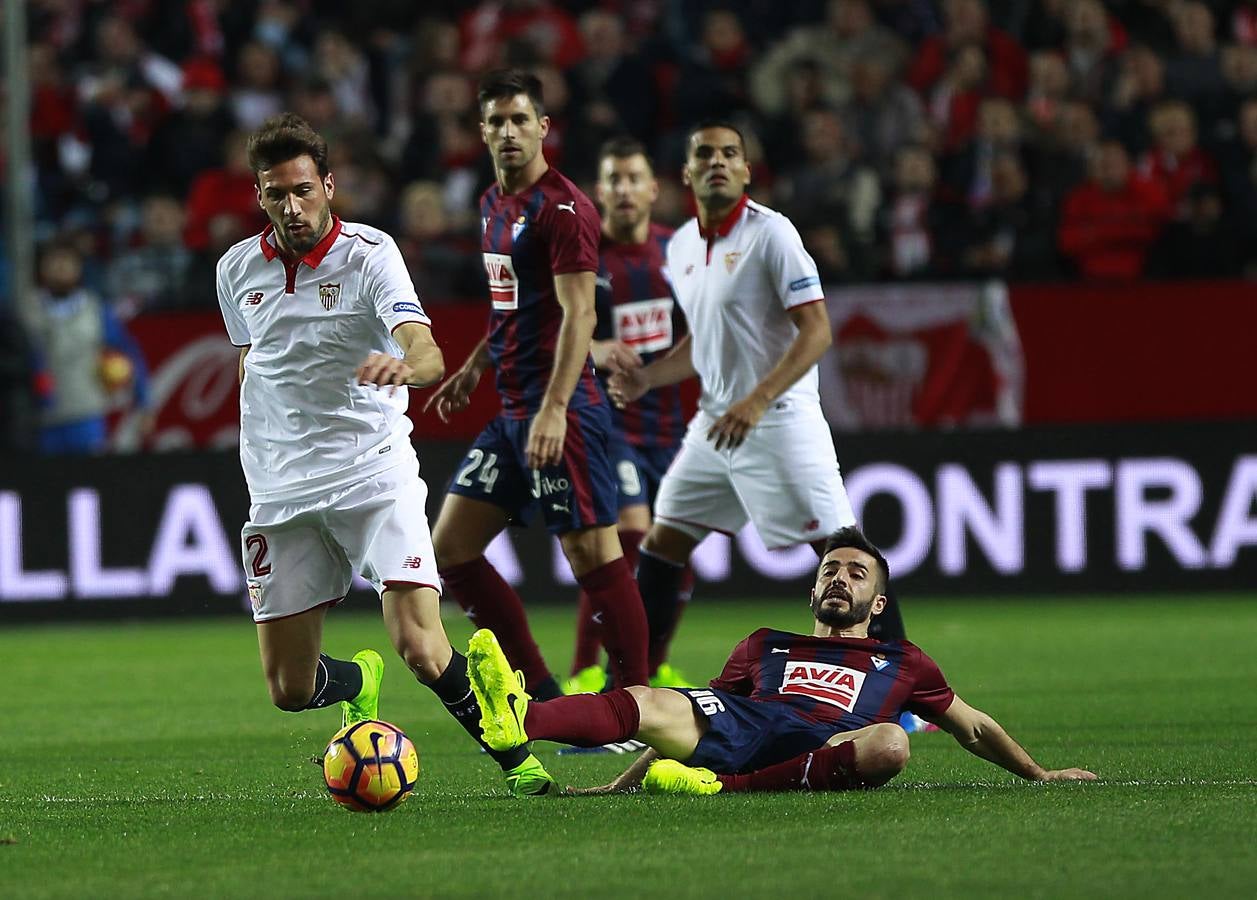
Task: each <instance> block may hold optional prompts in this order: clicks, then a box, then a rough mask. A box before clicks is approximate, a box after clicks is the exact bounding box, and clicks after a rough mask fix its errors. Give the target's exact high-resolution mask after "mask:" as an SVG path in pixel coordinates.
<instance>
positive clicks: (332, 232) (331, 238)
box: [259, 216, 340, 269]
mask: <svg viewBox="0 0 1257 900" xmlns="http://www.w3.org/2000/svg"><path fill="white" fill-rule="evenodd" d="M274 232H275V226H274V225H267V226H266V230H265V231H263V232H262V236H261V237H260V238H259V241H260V243H261V246H262V256H264V257H266V261H267V262H270V261H271V260H272V259H274V258H275V257H277V256H279V248H278V247H276V246H275V245H274V244H272V243H271V242H270V240H269V238H270V236H271V235H272V234H273V233H274ZM338 237H340V216H332V227H331V228H330V229H328V232H327V234H325V235H323V240H321V241H319V242H318V243H317V244H315V245H314V246H313V247H312V248H310V252H309V253H307V254H306V255H305V256H303V257H301V262H303V263H305V264H306V265H307V266H309V267H310V268H311V269H317V268H318V267H319V263H321V262H322V261H323V257H325V256H327V251H328V250H331V249H332V244H334V243H336V239H337V238H338Z"/></svg>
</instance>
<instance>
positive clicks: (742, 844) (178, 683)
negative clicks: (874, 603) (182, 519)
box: [0, 596, 1257, 898]
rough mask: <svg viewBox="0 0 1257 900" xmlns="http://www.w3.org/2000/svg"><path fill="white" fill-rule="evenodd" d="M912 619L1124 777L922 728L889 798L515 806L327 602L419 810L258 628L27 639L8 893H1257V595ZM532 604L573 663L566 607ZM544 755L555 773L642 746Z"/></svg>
mask: <svg viewBox="0 0 1257 900" xmlns="http://www.w3.org/2000/svg"><path fill="white" fill-rule="evenodd" d="M907 615H908V616H909V625H910V628H911V629H912V633H913V637H914V638H915V639H916V640H917V641H918V642H919V643H920V644H921V645H922V646H923V647H924V648H925V649H926V650H927V652H929V653H930V654H931V655H933V656H934V657H935V659H937V660H938V661H939V663H940V665H941V666H942V668H943V671H944V672H945V673H946V674H947V676H948V678H949V680H950V681H951V683H952V684H953V686H955V687H956V689H957V691H958V692H959V693H960V694H961V696H963V697H964V698H965V699H966V700H968V701H969V702H970V703H973V704H974V705H976V706H978V707H980V708H982V709H985V710H987V711H988V712H990V713H992V714H993V715H994V716H995V717H996V718H997V719H999V720H1000V721H1001V722H1002V723H1003V724H1004V725H1005V726H1006V727H1007V728H1008V729H1009V730H1010V732H1011V733H1012V734H1013V735H1014V736H1016V737H1017V738H1018V739H1019V740H1021V741H1022V742H1023V743H1024V744H1025V745H1026V746H1027V747H1028V748H1029V749H1030V750H1031V752H1032V753H1033V754H1034V755H1035V756H1036V758H1037V759H1039V761H1040V762H1042V763H1044V764H1045V765H1049V766H1064V765H1081V766H1084V767H1088V768H1092V769H1093V770H1095V771H1097V772H1098V773H1099V774H1100V775H1101V777H1102V778H1104V779H1105V781H1103V782H1101V783H1097V784H1090V785H1032V784H1026V783H1023V782H1019V781H1018V780H1016V779H1015V778H1013V777H1012V776H1010V775H1007V776H1006V775H1005V774H1004V773H1002V772H1001V771H1000V770H999V769H996V768H995V767H993V766H991V765H990V764H988V763H984V762H983V761H981V760H978V759H976V758H974V757H972V756H970V755H969V754H967V753H965V752H964V751H963V750H961V749H960V748H959V747H957V746H956V745H955V743H954V741H952V740H951V738H949V737H947V736H946V735H941V734H930V735H923V736H919V737H915V738H914V739H913V742H912V752H913V758H912V761H911V763H910V764H909V767H908V770H907V771H906V772H905V773H904V774H903V775H901V776H900V777H899V778H898V779H896V780H895V781H894V782H892V783H891V785H890V786H888V787H887V788H884V789H882V790H880V791H876V792H870V793H848V794H837V795H801V794H790V795H774V796H767V795H758V796H718V797H714V798H655V797H646V796H642V795H633V796H627V797H610V798H564V799H558V800H552V801H533V802H520V801H515V800H512V799H511V798H509V797H507V796H506V795H505V790H504V787H503V785H502V782H501V780H500V778H499V777H498V776H497V775H496V771H495V769H494V767H493V766H492V764H491V763H490V762H489V761H488V760H487V759H486V758H485V757H483V756H482V755H480V754H479V753H477V752H475V750H474V748H473V747H472V746H471V744H470V742H469V741H468V740H467V738H466V737H465V735H463V734H462V732H461V730H460V729H458V727H457V726H456V725H454V724H453V723H452V721H451V720H449V719H448V717H447V716H446V715H445V713H444V712H443V711H442V710H441V709H440V707H439V704H438V703H437V701H436V700H435V698H433V697H432V696H431V695H430V694H429V693H428V692H426V691H425V690H422V689H420V688H418V687H417V686H415V685H413V683H411V682H410V681H409V679H408V676H407V674H406V672H405V670H404V667H403V666H402V665H401V664H400V662H398V661H397V660H395V659H393V658H389V654H388V653H387V652H385V651H387V649H388V648H387V639H386V637H385V635H384V631H383V627H382V625H381V623H380V622H379V619H378V617H376V616H370V615H361V616H360V615H352V614H340V615H338V614H334V615H332V616H331V617H329V622H328V629H327V649H328V651H329V652H331V653H333V654H336V655H341V656H345V657H347V656H348V655H349V654H350V653H352V652H353V651H354V650H356V649H359V648H360V647H362V646H375V647H377V648H378V649H380V650H381V651H382V652H385V656H386V660H387V663H386V665H387V669H386V674H385V687H384V694H383V697H382V704H381V715H382V716H383V717H384V718H386V719H389V720H390V721H393V722H395V723H396V724H398V725H399V726H401V727H402V728H403V729H405V730H406V731H407V733H408V734H410V736H411V737H412V739H414V741H415V743H416V745H417V746H418V748H419V753H420V758H421V764H422V767H423V771H422V774H421V776H420V781H419V787H418V788H417V789H416V794H415V795H414V796H412V797H411V798H409V799H408V800H407V801H406V802H405V803H404V804H403V805H402V806H401V807H400V808H399V809H398V810H396V811H395V812H392V813H389V814H387V815H383V816H361V815H353V814H349V813H345V812H343V811H341V810H340V809H338V808H337V807H335V805H334V804H333V803H332V802H331V801H330V800H329V799H328V798H327V796H326V795H325V793H324V791H323V790H322V786H321V780H320V775H319V771H318V769H317V768H316V767H315V766H313V765H311V764H310V763H309V762H308V759H309V757H310V756H311V755H312V754H314V753H317V752H319V750H320V749H321V746H322V744H323V742H325V741H326V739H327V738H328V737H330V736H331V734H332V733H333V732H334V731H335V730H336V727H337V726H338V724H339V711H338V710H335V709H333V710H328V711H317V712H309V713H303V714H301V715H291V714H285V713H280V712H278V711H276V710H274V709H272V708H271V707H270V706H269V703H268V702H267V698H266V690H265V687H264V685H263V683H262V679H261V675H260V672H259V666H258V662H257V650H256V641H255V637H254V631H253V628H252V626H251V625H250V623H249V622H248V620H247V619H244V620H189V621H185V622H166V623H146V624H138V623H127V624H117V623H113V624H107V625H91V626H77V625H73V626H64V625H63V626H23V627H13V628H10V629H7V630H6V631H5V632H4V633H0V659H3V660H5V661H6V669H7V671H8V673H9V687H10V691H9V692H8V698H9V702H6V703H5V704H4V706H5V707H6V714H5V715H4V716H3V718H2V719H0V721H3V722H4V724H3V725H2V726H0V735H2V736H3V742H2V744H0V746H3V748H4V750H3V752H2V753H0V896H3V897H14V898H26V897H81V896H128V897H141V896H143V897H160V896H172V895H183V896H187V895H189V894H191V895H193V896H198V897H218V896H222V897H228V896H259V895H263V894H265V895H268V896H273V897H295V896H301V897H332V896H337V897H341V896H343V895H344V894H345V892H346V891H351V892H367V891H370V892H372V893H375V892H390V893H392V894H394V895H400V896H405V897H411V896H421V897H427V896H431V897H474V896H514V897H532V896H547V897H588V896H591V895H614V894H622V895H632V896H639V897H640V896H670V897H687V896H688V897H708V896H711V897H719V896H725V897H734V896H765V895H768V894H770V893H774V894H781V893H784V894H795V895H799V896H804V897H809V896H819V895H822V894H828V895H833V894H834V893H835V892H836V891H839V890H840V891H842V892H843V893H852V892H858V893H859V894H861V895H864V896H870V897H890V896H898V897H902V896H904V895H908V896H913V895H920V894H927V893H928V894H930V895H933V896H959V895H974V894H977V895H981V896H1007V895H1011V894H1018V895H1024V896H1065V895H1085V894H1095V893H1099V892H1100V891H1103V892H1104V893H1106V894H1109V895H1113V896H1119V897H1120V896H1136V895H1139V896H1144V897H1149V896H1152V897H1160V896H1167V897H1168V896H1183V895H1188V894H1191V895H1201V894H1204V893H1212V894H1214V895H1216V896H1223V897H1226V896H1249V895H1251V890H1252V884H1253V883H1254V880H1257V856H1255V855H1254V854H1253V852H1252V847H1253V846H1254V845H1255V844H1257V841H1255V840H1254V838H1255V837H1257V834H1255V833H1254V832H1255V828H1257V826H1255V825H1254V822H1255V820H1257V787H1255V786H1254V782H1257V760H1255V759H1254V754H1253V752H1252V749H1253V747H1254V746H1257V713H1255V712H1254V704H1253V701H1252V694H1251V692H1252V685H1253V684H1254V683H1257V658H1254V654H1253V653H1252V652H1251V648H1252V647H1254V646H1257V605H1255V604H1253V603H1252V602H1251V598H1221V597H1200V598H1196V597H1181V596H1180V597H1174V598H1121V599H1120V600H1119V599H1114V598H1081V599H1074V600H1060V599H1046V598H1045V599H1043V600H1042V601H1036V600H1028V601H1024V602H1023V601H1018V602H1015V603H1008V604H996V603H992V602H989V601H983V602H959V601H955V600H937V601H925V600H922V601H918V602H917V603H914V604H912V606H911V607H910V608H908V610H907ZM532 616H533V621H534V625H535V631H536V634H537V637H538V639H539V641H540V643H541V644H542V646H543V648H544V649H545V650H546V651H547V656H548V659H549V660H550V661H551V664H552V665H554V666H555V667H556V668H560V669H561V666H562V665H565V663H566V660H567V658H568V654H569V653H570V646H571V632H572V628H573V625H572V619H573V616H572V610H571V609H569V608H539V609H536V610H534V611H533V612H532ZM806 616H807V610H806V607H805V605H804V604H803V603H802V602H800V603H798V604H793V605H791V604H786V603H781V602H773V603H751V602H748V603H739V604H718V603H715V602H710V603H704V602H701V600H700V602H697V603H696V604H695V605H694V607H693V608H692V609H691V610H689V611H688V612H687V614H686V619H685V621H684V623H683V626H682V630H681V633H680V635H679V637H678V640H677V649H676V654H675V656H676V658H677V662H678V663H679V664H680V665H681V666H682V667H683V668H684V669H685V670H686V671H687V672H689V673H691V674H692V675H693V676H695V680H705V679H706V678H708V677H710V676H711V675H713V674H714V673H715V672H716V671H717V670H718V668H719V666H720V664H721V663H722V662H723V661H724V659H725V657H726V655H727V654H728V652H729V650H730V649H731V648H732V647H733V645H734V644H735V643H736V642H737V641H738V640H739V639H740V638H742V637H743V636H745V635H746V634H747V633H749V632H750V631H751V630H753V629H754V628H756V627H759V626H761V625H774V626H777V627H783V628H791V629H798V628H800V627H801V626H802V625H803V624H804V622H805V621H806ZM447 627H448V628H449V629H450V631H451V636H452V638H453V639H454V640H455V641H456V642H465V640H466V638H467V636H468V635H469V633H470V627H469V626H468V624H467V623H466V622H465V621H464V620H462V619H461V618H453V617H452V618H450V619H448V620H447ZM552 749H553V747H552V745H541V747H540V751H541V756H542V759H543V761H544V762H545V763H546V765H547V766H548V767H549V768H550V770H551V772H552V773H553V774H554V775H555V776H556V777H557V778H558V779H559V780H560V782H569V783H575V784H590V783H599V782H602V781H605V780H608V779H609V778H610V777H612V776H613V775H614V774H615V773H616V772H618V771H619V770H620V769H621V768H622V767H623V766H625V765H627V761H628V758H627V757H623V756H620V757H609V756H608V757H556V756H554V755H553V753H552V752H550V751H551V750H552Z"/></svg>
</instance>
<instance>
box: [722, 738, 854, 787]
mask: <svg viewBox="0 0 1257 900" xmlns="http://www.w3.org/2000/svg"><path fill="white" fill-rule="evenodd" d="M717 777H718V778H719V779H720V783H721V784H723V785H724V790H726V791H733V792H735V793H737V792H744V791H850V790H855V789H856V788H860V787H864V782H863V781H862V780H861V779H860V775H859V773H858V772H857V771H856V768H855V742H854V741H843V742H842V743H841V744H838V745H837V746H836V747H829V746H825V747H821V748H820V749H819V750H813V751H812V752H811V753H801V754H799V755H798V756H796V757H794V758H793V759H788V760H786V761H785V762H781V763H777V764H776V765H775V766H767V767H766V768H763V769H758V770H756V771H754V772H748V773H747V774H745V775H719V776H717Z"/></svg>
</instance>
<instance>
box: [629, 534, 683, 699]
mask: <svg viewBox="0 0 1257 900" xmlns="http://www.w3.org/2000/svg"><path fill="white" fill-rule="evenodd" d="M684 572H685V566H678V565H677V564H676V563H674V562H672V561H671V560H667V559H664V558H663V557H662V556H656V555H655V554H653V553H651V552H650V551H649V550H642V551H641V554H640V556H639V558H638V561H637V587H638V590H640V591H641V593H642V605H643V606H645V607H646V627H647V630H648V632H649V648H648V650H647V659H648V660H649V662H648V665H649V668H650V672H651V673H652V674H653V673H654V672H655V671H656V670H657V669H658V668H659V664H660V663H662V662H663V661H664V659H666V658H667V653H668V642H669V640H670V639H671V637H672V633H673V631H674V626H675V624H676V622H677V619H678V616H677V607H678V606H680V605H681V579H682V575H683V574H684Z"/></svg>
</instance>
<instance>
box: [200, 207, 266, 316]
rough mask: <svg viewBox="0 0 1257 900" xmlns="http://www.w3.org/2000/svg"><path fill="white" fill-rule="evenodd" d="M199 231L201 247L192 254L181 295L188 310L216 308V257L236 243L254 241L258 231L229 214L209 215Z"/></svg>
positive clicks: (217, 258)
mask: <svg viewBox="0 0 1257 900" xmlns="http://www.w3.org/2000/svg"><path fill="white" fill-rule="evenodd" d="M201 228H203V229H204V231H205V246H204V247H203V248H202V249H200V250H197V251H195V252H194V253H193V254H192V261H191V262H190V263H189V264H188V271H187V277H186V286H185V288H184V292H183V293H184V298H185V300H186V302H187V306H188V308H189V309H217V308H218V288H217V284H218V276H217V268H218V260H219V258H220V257H221V256H222V255H223V254H224V253H226V252H227V251H228V250H229V249H230V248H231V246H232V245H233V244H235V243H237V242H239V241H243V240H245V239H246V238H250V239H252V240H257V237H256V236H257V234H258V233H259V230H257V229H253V228H251V227H249V226H247V225H246V224H245V223H244V220H242V219H241V217H240V216H239V215H237V214H236V213H233V212H216V213H211V214H210V215H209V217H208V218H207V219H205V220H204V221H203V222H202V223H201Z"/></svg>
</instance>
